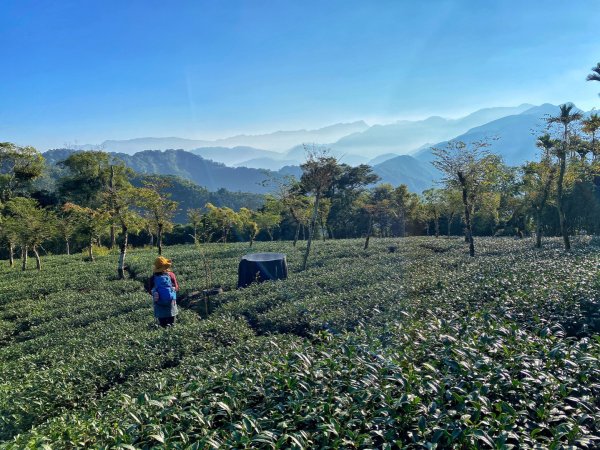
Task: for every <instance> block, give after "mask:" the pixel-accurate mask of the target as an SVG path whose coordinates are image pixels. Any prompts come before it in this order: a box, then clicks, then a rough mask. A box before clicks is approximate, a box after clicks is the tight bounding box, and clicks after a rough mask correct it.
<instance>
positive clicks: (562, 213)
mask: <svg viewBox="0 0 600 450" xmlns="http://www.w3.org/2000/svg"><path fill="white" fill-rule="evenodd" d="M565 147H566V144H565ZM566 158H567V157H566V148H565V151H564V152H563V154H562V155H561V158H560V170H559V172H558V183H557V186H556V196H557V197H558V198H557V202H556V208H557V209H558V222H559V224H560V233H561V234H562V237H563V241H564V243H565V250H566V251H569V250H571V241H570V240H569V232H568V230H567V224H566V222H567V220H566V217H565V211H564V205H563V180H564V177H565V171H566V168H567V161H566Z"/></svg>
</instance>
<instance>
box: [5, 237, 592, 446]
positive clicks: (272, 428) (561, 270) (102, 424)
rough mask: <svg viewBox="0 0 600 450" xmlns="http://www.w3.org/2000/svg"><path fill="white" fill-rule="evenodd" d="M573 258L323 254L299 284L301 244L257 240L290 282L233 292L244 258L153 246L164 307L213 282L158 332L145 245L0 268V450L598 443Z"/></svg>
mask: <svg viewBox="0 0 600 450" xmlns="http://www.w3.org/2000/svg"><path fill="white" fill-rule="evenodd" d="M390 245H395V246H397V251H396V252H393V253H390V252H388V250H387V248H388V247H389V246H390ZM574 247H575V248H574V250H573V251H572V252H571V253H570V254H568V255H565V254H564V253H563V252H562V251H560V242H558V241H553V240H548V242H547V243H546V248H545V249H542V250H535V249H533V248H532V242H531V241H528V240H522V241H514V240H509V239H503V238H489V239H481V240H480V241H479V256H478V257H477V258H474V259H473V258H469V257H468V256H467V249H466V248H465V247H464V243H463V242H461V240H459V239H441V238H440V239H437V240H436V239H433V238H405V239H401V240H398V239H395V240H391V239H381V240H379V239H376V240H372V243H371V246H370V248H369V249H368V250H366V251H364V250H363V249H362V242H360V241H358V240H347V241H326V242H318V243H316V245H315V254H314V258H313V259H312V260H311V264H310V268H309V270H306V271H304V272H300V271H299V267H300V263H301V255H302V243H300V244H299V247H298V248H293V247H292V246H291V245H290V244H288V243H277V242H265V243H256V247H255V248H253V251H278V252H284V253H286V254H287V256H288V264H289V269H290V277H289V279H288V280H285V281H277V282H266V283H263V284H259V285H251V286H250V287H248V288H245V289H242V290H235V289H234V287H235V285H236V281H237V264H238V262H239V259H240V257H241V256H242V255H243V254H245V253H248V252H249V249H248V247H247V246H246V245H242V244H226V245H216V244H214V245H206V246H204V248H203V254H204V256H202V254H201V253H200V252H199V251H198V249H196V248H194V247H193V246H174V247H167V248H165V254H166V256H167V257H170V258H172V259H173V261H174V271H175V272H176V274H177V276H178V280H179V282H180V284H181V287H182V292H181V294H182V295H183V296H185V295H186V294H189V293H192V292H195V291H199V290H201V289H204V288H206V287H212V286H214V285H219V286H222V287H224V288H225V292H224V293H223V294H221V295H219V296H216V297H213V298H211V300H210V308H209V310H208V312H209V314H208V315H206V312H205V310H204V309H203V308H202V307H201V308H199V309H198V311H196V308H193V307H192V308H189V307H188V306H190V305H192V304H191V303H186V302H185V301H184V302H182V304H183V305H186V306H184V307H182V308H181V313H180V315H179V317H178V322H177V324H176V326H175V327H172V328H169V329H160V328H158V327H157V326H156V325H155V324H154V321H153V318H152V309H151V304H150V298H149V296H148V295H147V294H145V293H144V292H143V289H142V282H143V280H144V278H145V277H146V276H148V275H149V268H150V267H151V264H152V261H153V259H154V257H155V255H154V253H153V252H152V250H151V249H143V250H134V251H132V252H131V254H130V255H129V256H128V259H129V262H128V264H129V273H130V279H128V280H117V279H116V277H115V268H116V261H115V257H114V255H106V256H99V257H98V258H97V261H96V262H94V263H91V262H85V261H82V259H81V257H79V256H77V255H76V256H72V257H66V256H53V257H48V258H46V259H47V263H46V264H45V267H44V270H43V271H42V272H41V273H37V272H35V271H33V270H31V271H26V272H20V271H17V270H10V269H8V268H6V267H3V268H2V269H0V275H1V276H2V278H1V281H0V298H1V300H0V342H2V347H1V348H0V362H1V364H0V377H1V378H0V439H1V440H2V443H1V444H0V446H1V447H2V448H10V449H22V448H81V447H94V448H130V449H131V448H191V449H194V448H198V449H200V448H256V447H258V448H448V447H455V448H498V449H499V448H556V449H558V448H597V447H598V446H600V412H599V411H600V364H599V361H600V334H599V325H600V317H599V315H598V314H599V309H600V308H599V307H598V306H599V305H600V249H599V248H598V247H596V246H593V245H589V243H588V242H586V241H584V240H580V241H578V242H576V245H575V246H574ZM207 267H208V268H209V270H208V274H209V275H210V276H207ZM198 312H200V313H201V314H199V313H198Z"/></svg>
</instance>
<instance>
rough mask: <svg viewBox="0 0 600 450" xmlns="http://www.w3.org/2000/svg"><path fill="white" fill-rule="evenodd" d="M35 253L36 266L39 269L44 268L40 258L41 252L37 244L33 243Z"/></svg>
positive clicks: (32, 248)
mask: <svg viewBox="0 0 600 450" xmlns="http://www.w3.org/2000/svg"><path fill="white" fill-rule="evenodd" d="M31 250H32V251H33V254H34V255H35V268H36V269H37V270H38V271H39V270H42V260H41V259H40V254H39V252H38V250H37V246H35V245H33V246H32V247H31Z"/></svg>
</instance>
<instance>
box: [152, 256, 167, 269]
mask: <svg viewBox="0 0 600 450" xmlns="http://www.w3.org/2000/svg"><path fill="white" fill-rule="evenodd" d="M170 268H171V260H170V259H167V258H165V257H164V256H159V257H158V258H156V259H155V260H154V272H166V271H167V270H169V269H170Z"/></svg>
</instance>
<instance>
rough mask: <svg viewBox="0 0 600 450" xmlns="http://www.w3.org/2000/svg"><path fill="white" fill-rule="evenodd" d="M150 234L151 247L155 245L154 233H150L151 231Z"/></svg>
mask: <svg viewBox="0 0 600 450" xmlns="http://www.w3.org/2000/svg"><path fill="white" fill-rule="evenodd" d="M149 234H150V242H149V243H150V247H154V235H153V234H152V233H150V232H149Z"/></svg>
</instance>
